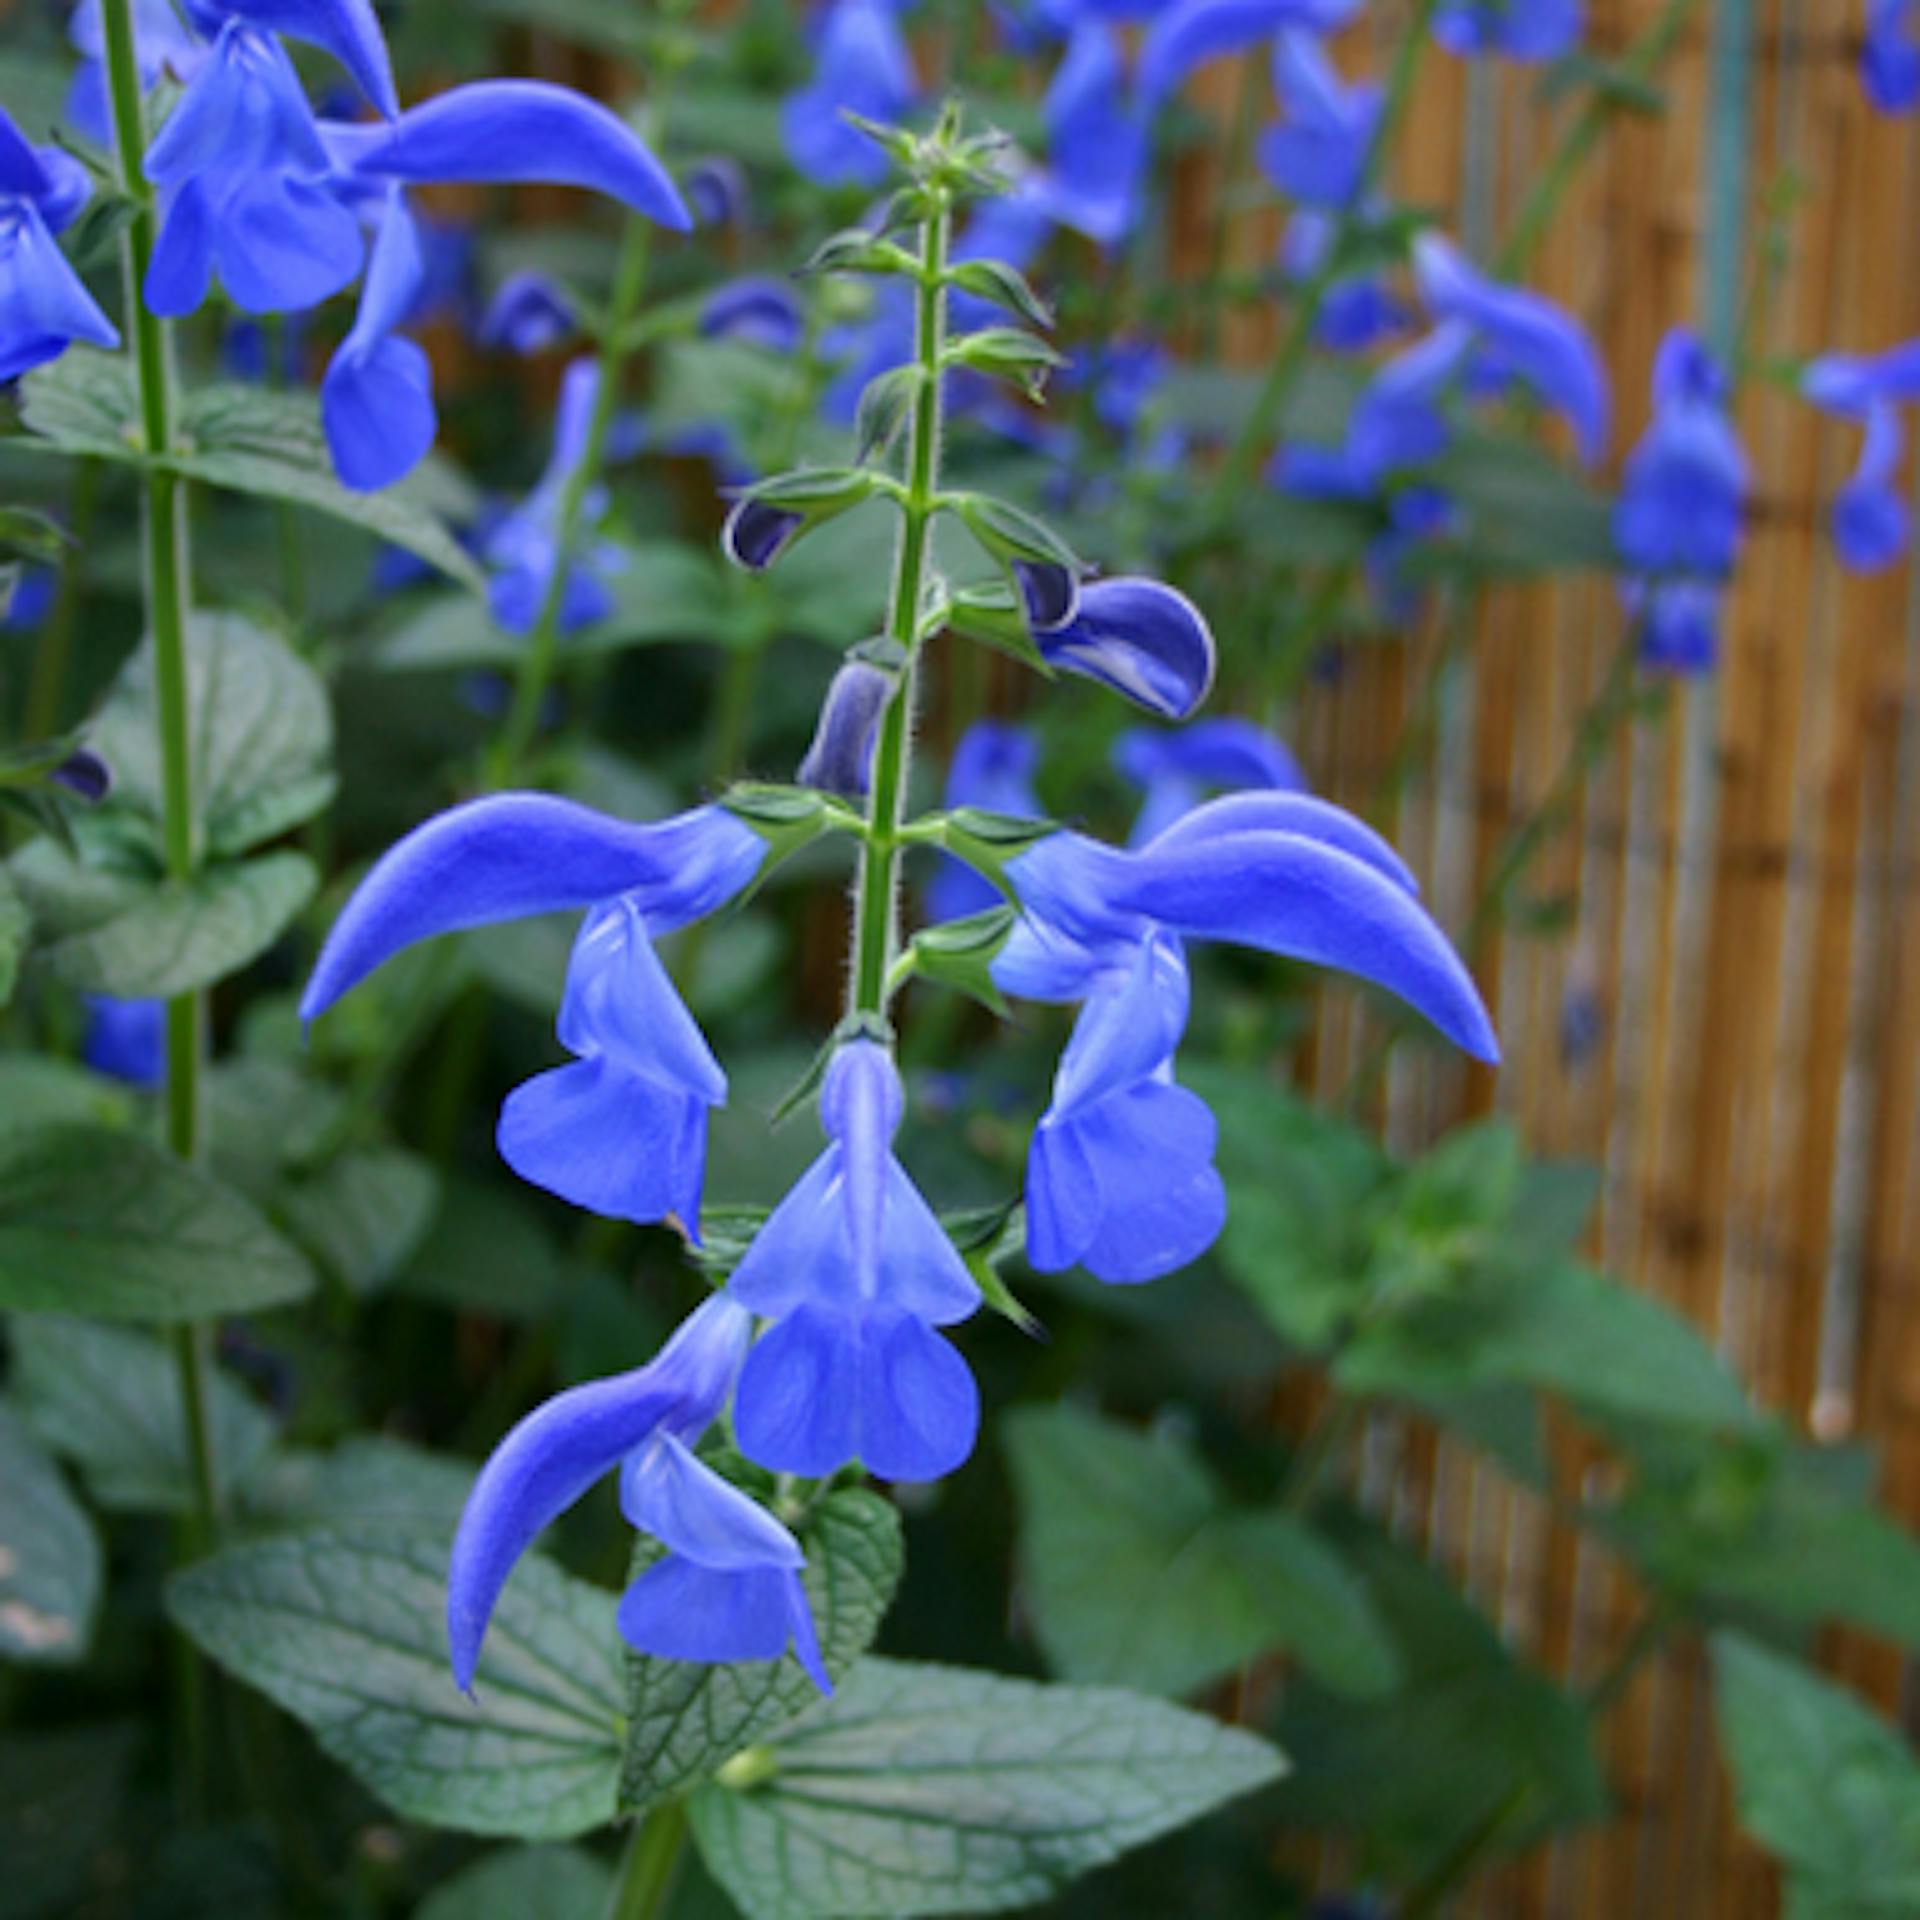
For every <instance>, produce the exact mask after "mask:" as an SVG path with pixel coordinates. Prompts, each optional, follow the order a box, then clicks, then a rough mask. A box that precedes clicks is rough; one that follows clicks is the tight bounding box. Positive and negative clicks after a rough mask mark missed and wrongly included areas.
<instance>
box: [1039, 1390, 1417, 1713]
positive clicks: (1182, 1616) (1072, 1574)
mask: <svg viewBox="0 0 1920 1920" xmlns="http://www.w3.org/2000/svg"><path fill="white" fill-rule="evenodd" d="M1004 1431H1005V1433H1006V1437H1007V1449H1008V1456H1009V1458H1010V1460H1011V1462H1012V1465H1013V1477H1014V1486H1015V1489H1016V1491H1017V1493H1018V1495H1019V1500H1020V1520H1021V1525H1020V1562H1021V1570H1022V1574H1023V1576H1024V1580H1025V1588H1026V1599H1027V1602H1028V1605H1029V1607H1030V1608H1031V1610H1032V1614H1033V1620H1034V1627H1035V1631H1036V1632H1037V1634H1038V1636H1039V1639H1040V1643H1041V1646H1042V1647H1043V1648H1044V1649H1045V1651H1046V1655H1047V1661H1048V1664H1049V1666H1051V1667H1052V1668H1053V1669H1054V1671H1056V1672H1058V1673H1061V1674H1063V1675H1065V1676H1066V1677H1067V1678H1068V1679H1070V1680H1099V1681H1119V1680H1122V1679H1124V1680H1126V1681H1127V1682H1128V1683H1129V1684H1130V1685H1132V1686H1135V1687H1139V1688H1142V1689H1144V1690H1145V1691H1147V1692H1151V1693H1170V1694H1184V1693H1191V1692H1193V1691H1195V1690H1196V1689H1197V1688H1199V1687H1202V1686H1205V1685H1207V1684H1208V1683H1209V1682H1211V1681H1213V1680H1217V1679H1219V1678H1221V1677H1222V1676H1223V1675H1225V1674H1228V1673H1231V1672H1233V1671H1234V1670H1235V1669H1236V1668H1239V1667H1241V1666H1244V1665H1245V1664H1246V1663H1247V1662H1248V1661H1249V1660H1252V1659H1254V1658H1255V1657H1257V1656H1258V1655H1260V1654H1263V1653H1268V1652H1272V1651H1275V1650H1278V1649H1281V1648H1285V1649H1287V1650H1289V1651H1291V1652H1293V1653H1295V1654H1297V1655H1298V1657H1299V1659H1300V1661H1301V1663H1302V1665H1303V1666H1305V1667H1306V1668H1307V1669H1308V1670H1309V1671H1310V1672H1313V1673H1315V1674H1317V1675H1318V1676H1319V1677H1320V1678H1321V1679H1322V1680H1323V1681H1325V1682H1326V1683H1327V1684H1328V1685H1330V1686H1333V1687H1337V1688H1340V1689H1341V1690H1343V1691H1345V1692H1349V1693H1355V1694H1363V1695H1364V1694H1377V1693H1381V1692H1384V1691H1385V1690H1386V1689H1388V1688H1390V1687H1391V1686H1392V1685H1393V1684H1394V1682H1395V1680H1396V1679H1397V1677H1398V1662H1397V1657H1396V1654H1395V1651H1394V1647H1393V1644H1392V1641H1391V1640H1390V1639H1389V1638H1388V1636H1387V1634H1386V1631H1385V1629H1384V1627H1383V1626H1382V1625H1381V1623H1380V1621H1379V1619H1378V1618H1377V1616H1376V1614H1375V1612H1374V1609H1373V1606H1372V1603H1371V1601H1370V1600H1369V1599H1368V1596H1367V1592H1366V1588H1365V1587H1364V1585H1363V1584H1362V1583H1361V1582H1360V1581H1359V1580H1358V1579H1357V1578H1356V1577H1355V1576H1354V1574H1353V1573H1352V1572H1351V1571H1350V1570H1349V1569H1348V1567H1347V1566H1346V1565H1345V1563H1344V1562H1343V1561H1342V1559H1341V1557H1340V1555H1339V1553H1338V1552H1337V1551H1335V1549H1334V1548H1332V1547H1331V1546H1329V1545H1328V1544H1327V1543H1326V1542H1325V1541H1324V1540H1323V1539H1322V1538H1321V1537H1320V1536H1319V1535H1317V1534H1315V1533H1314V1532H1313V1531H1312V1530H1310V1529H1309V1528H1308V1527H1307V1526H1306V1525H1304V1524H1303V1523H1302V1522H1300V1521H1298V1520H1296V1519H1294V1518H1293V1517H1291V1516H1290V1515H1287V1514H1284V1513H1262V1512H1255V1511H1249V1510H1240V1511H1236V1510H1234V1509H1232V1508H1230V1507H1229V1506H1228V1505H1227V1503H1226V1501H1225V1499H1224V1497H1223V1496H1222V1494H1221V1492H1220V1489H1219V1487H1218V1486H1217V1485H1216V1484H1215V1482H1214V1480H1213V1477H1212V1475H1211V1474H1210V1473H1209V1472H1208V1471H1207V1469H1206V1466H1205V1464H1204V1462H1202V1461H1201V1460H1200V1458H1199V1457H1198V1455H1196V1454H1195V1453H1194V1452H1193V1451H1192V1450H1191V1449H1190V1448H1187V1447H1185V1446H1183V1445H1180V1444H1178V1443H1177V1442H1174V1441H1172V1440H1168V1439H1156V1438H1151V1437H1149V1436H1148V1435H1146V1434H1143V1433H1139V1432H1136V1431H1134V1430H1133V1429H1132V1428H1129V1427H1124V1426H1121V1425H1119V1424H1118V1423H1116V1422H1114V1421H1110V1420H1102V1419H1098V1418H1096V1417H1094V1416H1093V1415H1091V1414H1087V1413H1082V1412H1079V1411H1077V1410H1076V1409H1074V1408H1071V1407H1045V1408H1042V1407H1024V1408H1020V1409H1018V1410H1017V1411H1016V1412H1014V1413H1013V1414H1012V1415H1010V1416H1009V1417H1008V1419H1007V1421H1006V1422H1005V1423H1004Z"/></svg>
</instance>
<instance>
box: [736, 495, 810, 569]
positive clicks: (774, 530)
mask: <svg viewBox="0 0 1920 1920" xmlns="http://www.w3.org/2000/svg"><path fill="white" fill-rule="evenodd" d="M806 524H807V516H806V515H805V514H804V513H795V512H793V511H792V510H791V509H790V508H787V507H776V506H775V505H774V504H773V503H772V502H771V501H769V500H738V501H736V502H735V503H734V508H733V511H732V512H731V513H730V514H728V515H727V524H726V525H725V526H724V527H723V528H722V529H721V531H720V545H721V548H722V550H723V551H724V552H725V554H726V556H727V558H728V559H729V560H731V561H732V562H733V564H734V565H735V566H736V567H744V568H745V569H746V570H747V571H748V572H749V573H763V572H765V571H766V569H767V568H768V567H770V566H772V565H773V563H774V562H775V561H776V560H778V559H779V558H780V556H781V554H782V553H783V552H785V550H786V548H787V546H788V544H789V543H790V542H791V541H792V540H793V538H794V536H795V535H796V534H798V533H799V531H800V529H801V528H802V527H804V526H805V525H806Z"/></svg>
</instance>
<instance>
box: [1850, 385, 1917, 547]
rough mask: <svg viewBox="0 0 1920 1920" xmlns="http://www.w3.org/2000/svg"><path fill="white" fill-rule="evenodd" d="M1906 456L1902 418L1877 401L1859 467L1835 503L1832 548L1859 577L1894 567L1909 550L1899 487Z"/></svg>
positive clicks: (1907, 522) (1905, 511) (1907, 518)
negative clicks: (1859, 574) (1901, 468)
mask: <svg viewBox="0 0 1920 1920" xmlns="http://www.w3.org/2000/svg"><path fill="white" fill-rule="evenodd" d="M1904 451H1905V436H1904V435H1903V434H1902V433H1901V431H1900V417H1899V415H1898V414H1897V413H1895V411H1894V410H1893V407H1892V406H1891V404H1889V403H1888V402H1885V401H1880V402H1877V403H1876V404H1875V405H1874V406H1873V407H1872V408H1871V409H1870V410H1869V411H1868V414H1867V431H1866V435H1865V437H1864V438H1863V440H1862V441H1861V445H1860V460H1859V464H1858V465H1857V466H1856V467H1855V469H1854V471H1853V475H1852V477H1851V478H1850V479H1849V480H1848V481H1847V484H1846V485H1845V486H1844V487H1842V488H1841V489H1840V491H1839V492H1838V493H1837V494H1836V495H1835V496H1834V501H1833V540H1834V545H1835V546H1836V547H1838V548H1839V550H1840V557H1841V559H1842V560H1843V561H1845V563H1846V564H1847V565H1848V566H1849V567H1850V568H1852V569H1853V570H1854V571H1855V572H1857V573H1874V572H1878V571H1879V570H1880V569H1881V568H1883V567H1890V566H1892V565H1893V563H1894V562H1895V561H1896V560H1898V559H1899V558H1900V556H1901V555H1902V554H1903V553H1905V552H1906V550H1907V542H1908V538H1909V536H1910V533H1911V526H1910V518H1911V516H1910V514H1909V510H1908V507H1907V502H1906V497H1905V495H1904V494H1903V493H1902V492H1901V490H1900V487H1899V485H1898V475H1899V469H1900V460H1901V456H1902V454H1903V453H1904Z"/></svg>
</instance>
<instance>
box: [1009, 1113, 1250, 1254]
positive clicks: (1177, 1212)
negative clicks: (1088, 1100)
mask: <svg viewBox="0 0 1920 1920" xmlns="http://www.w3.org/2000/svg"><path fill="white" fill-rule="evenodd" d="M1216 1137H1217V1130H1216V1128H1215V1125H1214V1119H1213V1115H1212V1114H1211V1113H1210V1112H1208V1110H1207V1106H1206V1103H1205V1101H1203V1100H1201V1099H1199V1098H1198V1097H1197V1096H1196V1095H1194V1094H1192V1093H1189V1092H1188V1091H1187V1090H1186V1089H1185V1088H1184V1087H1177V1086H1174V1085H1172V1084H1171V1083H1170V1082H1167V1081H1147V1082H1143V1083H1142V1084H1140V1085H1138V1086H1135V1087H1132V1088H1129V1089H1128V1090H1127V1091H1126V1092H1124V1093H1119V1094H1115V1095H1114V1096H1113V1097H1111V1098H1110V1099H1106V1100H1103V1101H1101V1102H1100V1103H1099V1104H1098V1105H1096V1106H1094V1107H1091V1108H1089V1109H1087V1110H1086V1111H1085V1112H1084V1113H1079V1114H1075V1115H1073V1116H1072V1117H1070V1118H1066V1117H1062V1118H1055V1117H1054V1116H1052V1115H1049V1116H1048V1118H1047V1120H1045V1121H1043V1122H1042V1123H1041V1126H1040V1129H1039V1131H1038V1132H1036V1134H1035V1135H1034V1142H1033V1150H1032V1153H1031V1154H1030V1156H1029V1159H1028V1169H1027V1203H1028V1208H1029V1221H1030V1222H1031V1220H1032V1219H1033V1217H1034V1214H1035V1209H1036V1198H1035V1196H1036V1193H1037V1194H1038V1196H1039V1199H1038V1203H1037V1206H1038V1216H1039V1217H1040V1218H1041V1219H1042V1220H1043V1221H1045V1222H1046V1223H1047V1226H1048V1229H1049V1230H1048V1232H1046V1233H1044V1234H1043V1235H1042V1236H1041V1237H1040V1238H1039V1240H1038V1242H1037V1243H1036V1241H1035V1239H1034V1236H1033V1234H1032V1232H1031V1229H1030V1231H1029V1236H1028V1245H1027V1257H1028V1259H1029V1260H1030V1261H1031V1262H1032V1263H1033V1265H1034V1266H1035V1267H1036V1268H1037V1269H1038V1270H1039V1271H1041V1272H1043V1273H1048V1272H1058V1271H1060V1270H1061V1269H1063V1268H1065V1267H1069V1266H1073V1265H1075V1264H1079V1265H1083V1266H1085V1267H1086V1268H1087V1270H1088V1271H1089V1272H1090V1273H1092V1274H1094V1275H1095V1276H1096V1277H1098V1278H1099V1279H1102V1280H1105V1281H1107V1282H1109V1283H1111V1284H1113V1285H1116V1286H1134V1285H1138V1284H1139V1283H1141V1282H1143V1281H1147V1280H1157V1279H1159V1278H1160V1277H1161V1276H1162V1275H1163V1274H1168V1273H1172V1272H1174V1271H1175V1270H1176V1269H1177V1268H1180V1267H1184V1266H1186V1265H1188V1264H1189V1263H1191V1262H1192V1261H1194V1260H1197V1259H1198V1258H1199V1257H1200V1255H1201V1254H1203V1253H1204V1252H1206V1250H1207V1248H1208V1247H1210V1246H1211V1245H1212V1244H1213V1243H1214V1241H1215V1240H1216V1239H1218V1238H1219V1235H1220V1229H1221V1228H1222V1227H1223V1226H1224V1225H1225V1224H1226V1218H1227V1200H1226V1189H1225V1187H1224V1185H1223V1184H1222V1183H1221V1179H1220V1176H1219V1174H1218V1173H1217V1172H1216V1171H1215V1170H1214V1166H1213V1151H1214V1145H1215V1141H1216ZM1061 1226H1070V1228H1071V1236H1070V1237H1069V1236H1067V1235H1065V1234H1062V1233H1060V1232H1059V1231H1058V1228H1059V1227H1061Z"/></svg>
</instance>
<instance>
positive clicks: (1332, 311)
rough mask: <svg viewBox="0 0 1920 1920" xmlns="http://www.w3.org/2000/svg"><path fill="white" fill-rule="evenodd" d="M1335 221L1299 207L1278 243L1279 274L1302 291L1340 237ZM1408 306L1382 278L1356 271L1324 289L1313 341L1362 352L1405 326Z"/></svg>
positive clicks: (1318, 210) (1342, 350)
mask: <svg viewBox="0 0 1920 1920" xmlns="http://www.w3.org/2000/svg"><path fill="white" fill-rule="evenodd" d="M1339 231H1340V223H1339V220H1338V218H1337V217H1336V216H1335V215H1333V214H1330V213H1328V212H1326V211H1324V210H1323V209H1321V208H1318V207H1302V208H1300V209H1299V211H1298V212H1296V213H1295V214H1294V215H1293V217H1292V218H1291V219H1290V220H1289V221H1288V222H1287V224H1286V228H1285V230H1284V231H1283V233H1282V234H1281V238H1280V271H1281V272H1282V273H1284V274H1285V275H1286V277H1287V278H1288V280H1290V281H1291V282H1292V283H1293V284H1294V285H1295V286H1304V285H1305V284H1306V283H1307V282H1308V281H1309V280H1311V279H1313V277H1314V276H1315V275H1316V274H1317V273H1319V271H1320V269H1321V268H1322V266H1324V265H1325V263H1326V259H1327V256H1328V253H1329V252H1330V251H1331V249H1332V247H1333V245H1334V243H1335V240H1336V239H1337V238H1338V235H1339ZM1408 318H1409V314H1408V311H1407V305H1406V302H1405V301H1403V300H1402V299H1400V297H1399V296H1398V295H1397V294H1396V293H1395V292H1394V291H1393V289H1392V287H1390V286H1389V285H1388V284H1387V279H1386V276H1385V275H1384V274H1381V273H1371V272H1368V271H1366V270H1365V269H1360V270H1357V271H1355V272H1352V273H1344V274H1341V275H1340V276H1339V278H1337V279H1336V280H1334V281H1333V282H1332V284H1331V285H1329V286H1328V288H1327V290H1326V293H1325V295H1324V296H1323V297H1322V300H1321V303H1320V317H1319V319H1318V320H1317V321H1316V322H1315V323H1314V332H1313V337H1314V339H1315V341H1316V342H1317V343H1318V344H1319V345H1321V346H1323V347H1326V348H1328V349H1329V350H1330V351H1332V352H1334V353H1364V352H1365V351H1366V350H1367V349H1368V348H1369V347H1372V346H1375V345H1377V344H1378V343H1379V342H1380V341H1381V340H1383V339H1384V338H1385V337H1386V336H1387V335H1388V334H1390V333H1398V332H1400V331H1401V330H1402V329H1403V328H1404V327H1405V326H1406V324H1407V321H1408Z"/></svg>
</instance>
